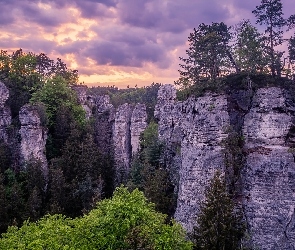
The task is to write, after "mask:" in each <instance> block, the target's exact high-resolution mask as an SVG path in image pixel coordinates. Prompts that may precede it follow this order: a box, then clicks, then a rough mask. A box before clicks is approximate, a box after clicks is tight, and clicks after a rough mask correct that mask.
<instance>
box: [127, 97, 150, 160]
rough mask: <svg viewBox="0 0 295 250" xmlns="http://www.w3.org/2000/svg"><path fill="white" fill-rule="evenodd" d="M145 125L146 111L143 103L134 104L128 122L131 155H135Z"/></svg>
mask: <svg viewBox="0 0 295 250" xmlns="http://www.w3.org/2000/svg"><path fill="white" fill-rule="evenodd" d="M146 127H147V113H146V106H145V105H144V104H140V103H138V104H136V105H135V107H134V109H133V111H132V115H131V123H130V133H131V134H130V136H131V138H130V140H131V148H132V155H135V154H136V153H137V152H138V150H139V142H140V135H141V133H142V132H143V131H144V130H145V129H146Z"/></svg>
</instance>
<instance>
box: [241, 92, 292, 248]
mask: <svg viewBox="0 0 295 250" xmlns="http://www.w3.org/2000/svg"><path fill="white" fill-rule="evenodd" d="M286 97H287V96H286V92H285V91H283V90H282V89H280V88H274V87H273V88H263V89H259V90H258V91H257V92H256V94H255V95H254V97H253V104H252V107H251V109H250V111H249V113H248V114H247V115H246V116H245V122H244V127H243V134H244V137H245V149H246V152H247V158H246V166H245V167H244V169H243V179H244V183H243V192H244V193H243V197H244V199H243V207H244V213H245V216H246V218H247V222H248V226H249V233H250V236H251V239H252V244H253V246H255V247H259V249H284V250H285V249H286V250H287V249H288V250H289V249H290V250H291V249H295V221H294V216H295V215H294V209H295V196H294V191H295V163H294V157H293V154H292V153H291V150H290V148H289V147H288V146H286V138H287V135H288V133H289V130H290V129H291V127H292V126H293V124H292V119H293V118H294V117H293V114H292V113H289V111H288V109H287V98H286ZM293 106H294V104H293Z"/></svg>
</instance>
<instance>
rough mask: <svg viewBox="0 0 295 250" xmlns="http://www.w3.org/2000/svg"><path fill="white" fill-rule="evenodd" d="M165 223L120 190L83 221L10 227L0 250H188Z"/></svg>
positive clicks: (137, 197) (55, 219)
mask: <svg viewBox="0 0 295 250" xmlns="http://www.w3.org/2000/svg"><path fill="white" fill-rule="evenodd" d="M165 219H166V216H165V215H163V214H160V213H158V212H156V211H155V210H154V206H153V204H152V203H149V202H147V200H146V198H145V197H144V195H143V193H142V192H140V191H138V190H134V191H133V192H132V193H129V192H128V191H127V189H126V188H122V187H121V188H117V189H116V191H115V193H114V195H113V197H112V198H111V199H105V200H103V201H100V202H99V203H98V204H97V207H96V208H95V209H93V210H92V211H90V213H89V214H86V215H84V216H83V217H78V218H76V219H68V218H66V217H64V216H61V215H54V216H45V217H44V218H42V219H41V220H39V221H37V222H35V223H30V222H25V223H24V224H23V226H22V227H20V228H19V229H18V228H17V227H10V228H9V230H8V231H7V233H5V234H3V235H2V238H1V239H0V249H2V250H8V249H28V250H29V249H32V250H33V249H53V250H54V249H112V250H116V249H117V250H123V249H126V250H127V249H134V250H135V249H147V250H148V249H159V250H165V249H171V250H172V249H180V250H189V249H192V244H191V242H190V241H188V240H187V239H186V237H185V233H184V230H183V229H182V228H181V226H180V225H179V224H177V223H176V222H171V223H169V224H166V223H165Z"/></svg>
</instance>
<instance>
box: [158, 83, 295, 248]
mask: <svg viewBox="0 0 295 250" xmlns="http://www.w3.org/2000/svg"><path fill="white" fill-rule="evenodd" d="M294 111H295V106H294V103H293V102H292V100H291V98H290V97H289V95H288V92H287V91H285V90H282V89H280V88H263V89H258V90H257V91H256V92H253V91H252V90H239V91H237V90H235V91H234V90H232V91H230V92H228V93H227V94H214V93H207V94H205V95H204V96H202V97H199V98H197V99H194V98H189V99H188V100H186V101H184V102H177V101H175V90H174V88H173V86H171V85H164V86H163V87H162V88H161V89H160V90H159V94H158V105H157V107H156V110H155V117H156V118H157V119H158V121H159V138H160V139H161V140H162V141H163V142H165V143H166V145H167V148H168V151H171V149H172V151H173V150H174V151H173V154H174V156H173V157H172V161H171V162H170V163H173V164H174V165H177V164H178V166H176V167H175V168H174V171H175V169H177V168H179V180H178V182H179V191H178V200H177V208H176V213H175V219H176V220H177V221H179V222H180V223H181V224H182V225H183V226H184V227H185V228H186V229H187V231H191V230H192V227H193V225H194V224H195V218H196V216H197V214H198V211H199V203H200V201H201V200H202V199H203V198H204V188H205V187H206V186H207V185H208V183H209V180H210V179H211V178H212V176H213V172H214V171H216V170H217V169H221V170H224V171H225V174H227V172H226V171H228V169H226V168H225V161H224V160H225V159H224V152H223V145H224V144H223V143H221V142H222V141H223V140H224V139H226V138H227V137H228V135H229V134H228V133H229V132H228V131H229V130H228V128H231V129H232V130H233V131H235V132H236V133H237V135H239V136H241V138H244V145H243V146H242V147H243V148H242V150H243V151H244V154H245V156H244V157H245V164H244V166H243V167H242V170H241V172H240V176H239V177H238V179H239V181H238V184H239V185H240V186H239V188H237V190H236V191H239V192H240V193H239V194H237V200H236V201H237V202H239V203H240V205H241V206H242V208H243V212H244V217H245V220H246V222H247V226H248V233H249V236H250V241H249V244H250V245H251V246H252V247H254V248H255V249H256V248H259V249H286V250H287V249H288V250H289V249H290V250H291V249H295V245H294V244H295V243H294V242H295V196H294V192H295V163H294V156H293V155H294V149H293V148H294V142H295V139H294V128H295V127H294V121H295V119H294V118H295V117H294ZM173 144H176V145H178V147H179V149H177V150H175V147H174V148H173V147H172V145H173ZM177 154H180V155H181V157H180V161H175V155H177ZM168 169H169V166H168Z"/></svg>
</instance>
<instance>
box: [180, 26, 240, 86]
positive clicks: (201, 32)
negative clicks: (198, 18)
mask: <svg viewBox="0 0 295 250" xmlns="http://www.w3.org/2000/svg"><path fill="white" fill-rule="evenodd" d="M231 36H232V34H231V32H230V28H229V27H228V26H227V25H226V24H224V23H223V22H221V23H212V24H211V25H206V24H204V23H202V24H200V25H199V27H198V28H197V29H194V31H193V32H192V33H190V35H189V38H188V41H189V44H190V47H189V49H188V50H186V54H187V56H188V58H183V57H180V60H181V61H182V62H183V63H184V64H180V67H181V70H179V73H180V79H179V81H178V82H176V83H178V84H182V85H184V86H186V85H194V84H197V83H199V82H200V80H202V79H209V80H215V79H216V78H217V77H218V76H220V75H222V74H224V73H225V72H227V71H230V70H232V68H234V69H235V71H236V72H239V71H240V69H239V67H238V65H237V64H236V62H235V60H234V57H233V55H232V52H231V49H230V46H229V42H230V39H231Z"/></svg>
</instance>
